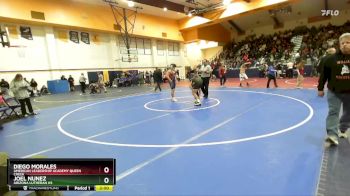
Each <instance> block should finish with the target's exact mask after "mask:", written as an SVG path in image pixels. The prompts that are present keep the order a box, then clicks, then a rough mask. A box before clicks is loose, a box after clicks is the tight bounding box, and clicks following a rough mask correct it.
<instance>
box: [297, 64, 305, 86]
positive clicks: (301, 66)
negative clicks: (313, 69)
mask: <svg viewBox="0 0 350 196" xmlns="http://www.w3.org/2000/svg"><path fill="white" fill-rule="evenodd" d="M304 65H305V62H304V61H300V63H298V65H297V73H298V77H297V88H299V89H301V88H303V87H302V85H303V81H304Z"/></svg>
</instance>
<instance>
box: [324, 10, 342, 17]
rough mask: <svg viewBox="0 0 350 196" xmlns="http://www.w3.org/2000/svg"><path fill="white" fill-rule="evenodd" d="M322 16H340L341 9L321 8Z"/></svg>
mask: <svg viewBox="0 0 350 196" xmlns="http://www.w3.org/2000/svg"><path fill="white" fill-rule="evenodd" d="M321 13H322V16H338V15H339V14H340V12H339V10H321Z"/></svg>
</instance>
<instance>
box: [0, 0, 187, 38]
mask: <svg viewBox="0 0 350 196" xmlns="http://www.w3.org/2000/svg"><path fill="white" fill-rule="evenodd" d="M31 11H36V12H42V13H44V15H45V20H40V19H34V18H32V16H31ZM119 12H122V11H121V10H119ZM128 15H130V13H128ZM118 20H121V18H118ZM0 21H6V22H16V23H17V22H24V23H25V24H40V25H45V26H54V27H75V28H78V29H84V30H87V29H89V30H93V31H100V32H101V31H102V32H108V33H113V32H115V33H118V32H119V31H116V30H115V29H114V26H113V25H114V24H115V23H116V22H115V19H114V16H113V14H112V10H111V8H110V7H109V5H108V4H107V3H103V2H102V0H101V3H99V4H88V3H82V2H77V1H74V0H0ZM163 33H166V37H164V36H163ZM134 34H135V35H138V36H147V37H153V38H162V39H163V38H165V39H168V40H174V41H183V38H182V36H181V33H180V32H179V28H178V22H177V20H175V19H168V18H164V17H159V16H152V15H147V14H141V13H138V14H137V16H136V22H135V28H134Z"/></svg>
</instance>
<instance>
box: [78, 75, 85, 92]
mask: <svg viewBox="0 0 350 196" xmlns="http://www.w3.org/2000/svg"><path fill="white" fill-rule="evenodd" d="M79 83H80V88H81V93H82V94H85V88H86V78H85V76H84V74H83V73H81V75H80V77H79ZM82 94H80V95H82Z"/></svg>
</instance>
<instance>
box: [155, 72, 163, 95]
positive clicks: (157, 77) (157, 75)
mask: <svg viewBox="0 0 350 196" xmlns="http://www.w3.org/2000/svg"><path fill="white" fill-rule="evenodd" d="M153 79H154V84H155V87H154V92H156V91H157V89H158V88H159V91H162V89H161V88H160V84H161V83H162V82H163V77H162V71H161V70H160V69H159V68H157V67H156V70H155V71H154V73H153Z"/></svg>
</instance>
